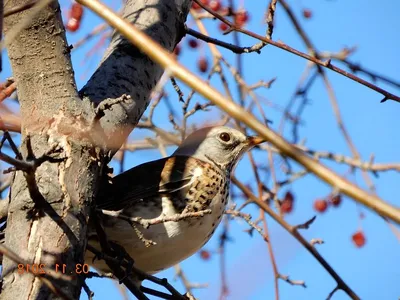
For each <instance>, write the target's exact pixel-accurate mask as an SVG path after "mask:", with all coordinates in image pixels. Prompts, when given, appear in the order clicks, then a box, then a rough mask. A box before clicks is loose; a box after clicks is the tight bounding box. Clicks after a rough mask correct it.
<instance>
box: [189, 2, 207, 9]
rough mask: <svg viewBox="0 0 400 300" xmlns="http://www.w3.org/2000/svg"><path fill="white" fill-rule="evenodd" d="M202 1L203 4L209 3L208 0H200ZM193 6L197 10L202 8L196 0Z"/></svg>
mask: <svg viewBox="0 0 400 300" xmlns="http://www.w3.org/2000/svg"><path fill="white" fill-rule="evenodd" d="M200 2H201V3H202V4H204V5H208V0H200ZM192 8H193V9H195V10H200V9H201V6H200V5H198V4H197V3H196V2H194V1H193V2H192Z"/></svg>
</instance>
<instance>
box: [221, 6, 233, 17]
mask: <svg viewBox="0 0 400 300" xmlns="http://www.w3.org/2000/svg"><path fill="white" fill-rule="evenodd" d="M219 14H220V15H221V16H230V15H232V14H231V10H230V9H229V7H226V6H224V7H221V8H220V10H219Z"/></svg>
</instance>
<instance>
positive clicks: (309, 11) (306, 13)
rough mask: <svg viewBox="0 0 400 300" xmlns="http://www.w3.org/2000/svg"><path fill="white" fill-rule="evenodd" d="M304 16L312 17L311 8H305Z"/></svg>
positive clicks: (306, 17)
mask: <svg viewBox="0 0 400 300" xmlns="http://www.w3.org/2000/svg"><path fill="white" fill-rule="evenodd" d="M303 17H304V18H305V19H311V17H312V12H311V10H309V9H307V8H305V9H303Z"/></svg>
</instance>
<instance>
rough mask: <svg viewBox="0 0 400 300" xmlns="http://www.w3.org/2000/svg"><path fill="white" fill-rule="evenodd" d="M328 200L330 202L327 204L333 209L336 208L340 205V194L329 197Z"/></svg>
mask: <svg viewBox="0 0 400 300" xmlns="http://www.w3.org/2000/svg"><path fill="white" fill-rule="evenodd" d="M329 200H330V201H329V202H330V203H331V204H332V206H334V207H338V206H339V205H340V203H342V197H341V196H340V194H337V195H335V196H333V197H331V198H330V199H329Z"/></svg>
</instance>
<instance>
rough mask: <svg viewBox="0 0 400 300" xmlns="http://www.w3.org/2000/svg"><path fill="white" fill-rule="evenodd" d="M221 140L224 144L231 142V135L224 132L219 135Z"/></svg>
mask: <svg viewBox="0 0 400 300" xmlns="http://www.w3.org/2000/svg"><path fill="white" fill-rule="evenodd" d="M219 138H220V139H221V140H222V141H224V142H229V141H230V140H231V135H230V134H229V133H226V132H223V133H221V134H220V135H219Z"/></svg>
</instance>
